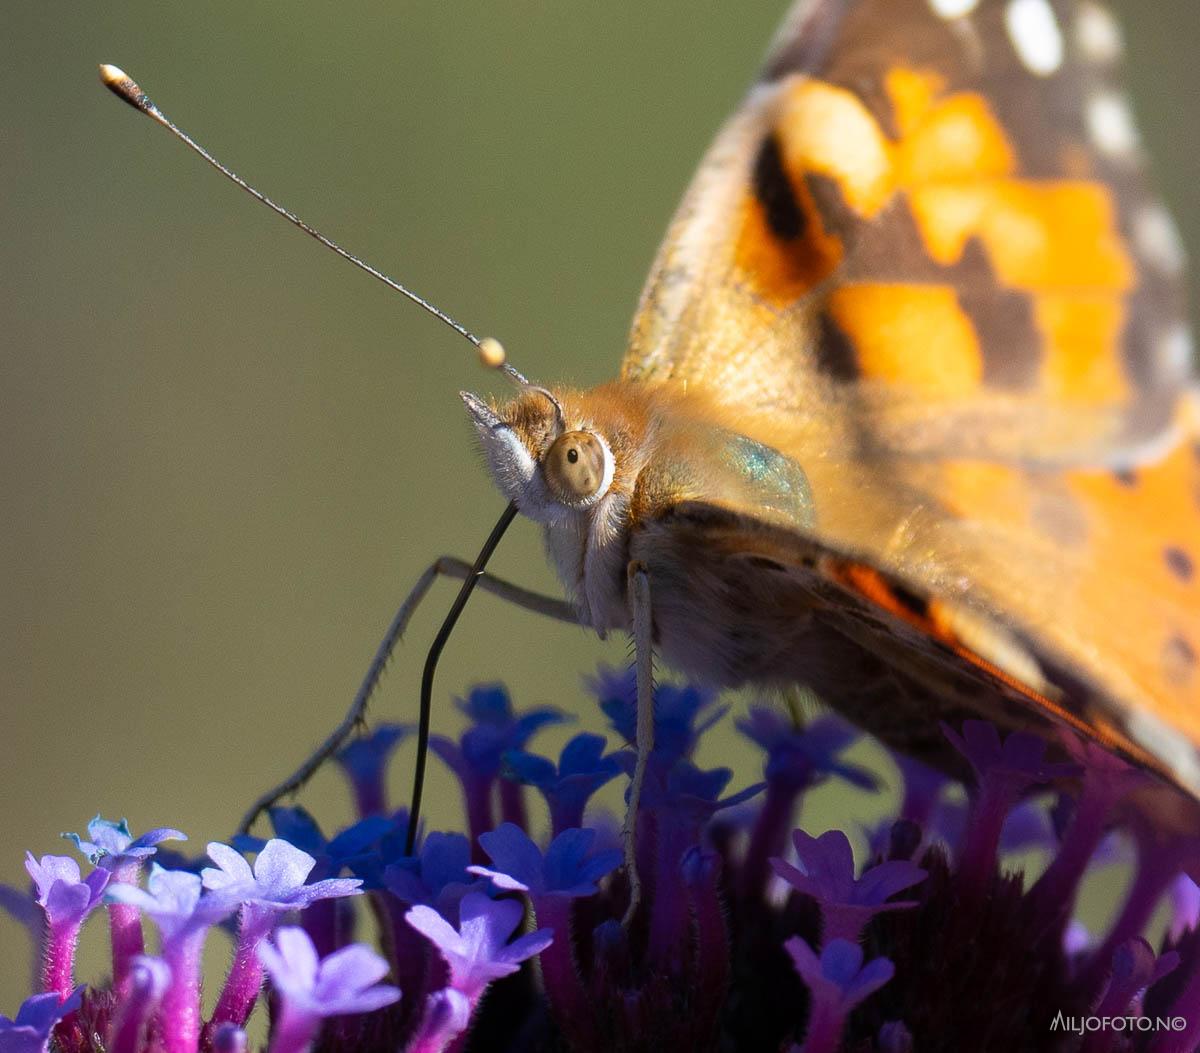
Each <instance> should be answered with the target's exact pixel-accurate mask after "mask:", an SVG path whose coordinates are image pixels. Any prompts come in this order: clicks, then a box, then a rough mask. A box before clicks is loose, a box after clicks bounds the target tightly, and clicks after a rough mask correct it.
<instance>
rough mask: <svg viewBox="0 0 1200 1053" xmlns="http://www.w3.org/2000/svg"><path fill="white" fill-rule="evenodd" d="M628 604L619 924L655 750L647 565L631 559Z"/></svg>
mask: <svg viewBox="0 0 1200 1053" xmlns="http://www.w3.org/2000/svg"><path fill="white" fill-rule="evenodd" d="M627 580H628V584H629V603H630V606H631V607H632V611H633V649H634V662H635V664H636V671H637V731H636V734H637V742H636V744H635V745H636V749H637V761H636V763H635V764H634V768H633V779H632V780H631V781H630V784H629V803H628V805H627V806H626V810H625V827H624V829H623V830H622V839H623V841H624V843H625V873H626V876H627V877H628V880H629V906H628V907H626V908H625V917H624V918H623V919H622V920H621V924H622V925H624V926H625V928H626V929H628V928H629V926H630V924H631V923H632V922H633V917H634V915H635V914H636V913H637V909H638V904H639V903H640V902H641V898H642V882H641V878H640V877H639V875H638V868H637V819H638V806H639V805H640V804H641V800H642V787H643V785H644V784H645V781H646V765H647V763H648V762H649V760H650V752H651V750H653V749H654V623H653V618H652V616H651V614H652V612H651V606H650V574H649V572H648V571H647V570H646V565H645V564H644V563H640V562H637V561H634V562H632V563H630V564H629V567H628V570H627Z"/></svg>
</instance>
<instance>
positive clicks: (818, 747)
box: [737, 706, 879, 790]
mask: <svg viewBox="0 0 1200 1053" xmlns="http://www.w3.org/2000/svg"><path fill="white" fill-rule="evenodd" d="M737 729H738V731H740V732H741V733H742V734H743V735H745V736H746V738H748V739H750V740H751V741H752V742H754V743H756V744H757V745H759V746H761V747H762V748H763V749H764V750H766V752H767V763H766V767H765V769H764V771H763V774H764V775H765V776H766V779H767V782H769V783H771V782H776V781H779V782H783V783H786V784H789V785H794V786H796V787H799V788H804V787H809V786H815V785H816V784H817V783H819V782H821V781H823V780H824V779H826V778H828V777H829V776H830V775H837V776H840V777H841V778H843V779H845V780H846V781H847V782H848V783H850V784H851V785H852V786H857V787H858V788H859V789H862V790H875V789H877V788H878V786H879V780H878V779H877V778H876V777H875V775H874V774H873V773H872V772H870V771H868V770H867V769H866V768H864V767H862V765H859V764H851V763H848V762H846V761H841V760H839V759H838V755H839V754H840V753H841V752H842V751H843V750H845V749H846V748H847V747H849V746H850V745H851V744H852V743H853V742H854V741H855V740H856V739H857V738H858V737H859V733H858V731H857V730H855V729H854V728H853V727H851V726H850V725H849V724H847V723H846V722H845V721H844V720H842V719H840V718H839V717H835V716H830V715H826V716H821V717H818V718H817V719H816V720H813V721H811V722H810V723H808V724H805V725H801V726H797V725H796V724H795V723H794V722H793V721H792V720H791V719H789V718H788V717H787V716H785V715H784V714H782V713H780V712H779V711H778V710H775V709H770V708H768V707H766V706H755V707H753V708H752V709H751V710H750V715H749V717H746V718H744V719H742V720H739V721H737Z"/></svg>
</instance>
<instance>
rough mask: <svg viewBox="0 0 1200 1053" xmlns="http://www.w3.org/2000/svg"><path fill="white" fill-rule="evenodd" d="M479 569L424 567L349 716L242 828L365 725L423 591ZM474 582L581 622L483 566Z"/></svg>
mask: <svg viewBox="0 0 1200 1053" xmlns="http://www.w3.org/2000/svg"><path fill="white" fill-rule="evenodd" d="M475 572H476V571H475V567H474V566H473V565H472V564H470V563H468V562H467V561H466V560H463V559H458V558H457V557H455V556H441V557H439V558H438V559H436V560H434V562H433V563H431V564H430V565H429V566H428V567H427V568H426V569H425V571H424V572H423V573H422V574H421V576H420V577H419V578H418V579H417V581H416V584H415V585H413V587H412V590H411V591H410V592H409V594H408V595H407V596H406V597H405V598H404V602H403V603H402V604H400V608H399V609H398V610H397V611H396V615H395V617H394V618H393V619H392V621H391V624H390V625H389V626H388V629H387V632H386V633H384V636H383V639H382V640H381V641H380V644H379V647H378V649H377V650H376V651H375V656H374V658H372V659H371V664H370V665H369V666H368V667H367V672H366V674H365V675H364V676H363V679H362V684H361V685H360V686H359V689H358V691H357V693H356V694H355V696H354V701H353V702H351V703H350V708H349V709H348V710H347V711H346V715H345V716H344V717H343V718H342V720H341V722H340V723H339V724H338V726H337V727H336V728H334V729H333V731H332V732H330V734H329V736H328V737H327V738H326V739H325V741H324V742H322V743H321V745H320V746H318V747H317V749H315V750H314V751H313V753H312V755H311V756H310V757H309V758H308V759H307V760H306V761H305V762H304V763H303V764H302V765H300V767H299V768H297V769H296V771H295V772H293V773H292V774H291V775H289V776H288V777H287V778H286V779H284V780H283V782H281V783H279V785H277V786H275V787H273V788H272V789H270V790H268V791H267V792H266V793H264V794H263V795H262V796H261V797H259V798H258V800H256V801H255V802H254V804H253V805H251V807H250V809H249V810H248V811H247V812H246V814H245V815H244V816H243V817H242V821H241V823H240V824H239V826H238V830H239V831H240V832H242V833H246V832H247V831H248V830H249V829H250V827H251V826H252V825H253V824H254V821H255V820H256V819H257V818H258V817H259V816H260V815H262V813H263V812H265V811H266V810H267V809H268V808H270V807H271V806H272V805H274V804H275V803H276V802H277V801H279V800H280V799H282V798H284V797H286V796H287V795H288V794H291V793H294V792H295V791H297V790H299V789H300V788H301V787H302V786H303V785H304V784H305V783H306V782H307V781H308V780H309V779H310V778H312V776H313V774H314V773H315V772H316V771H317V769H318V768H320V766H321V765H322V764H324V763H325V761H327V760H328V759H329V758H330V757H331V756H333V754H334V753H336V752H337V750H338V749H340V748H341V746H342V745H343V744H344V743H345V741H346V740H347V739H348V738H349V737H350V736H351V735H352V734H353V733H354V730H355V728H357V727H360V726H361V725H362V723H363V721H364V718H365V716H366V711H367V705H368V703H369V702H370V700H371V697H372V696H373V695H374V693H375V689H376V688H377V687H378V686H379V681H380V679H381V678H382V676H383V671H384V669H385V668H386V667H387V663H388V660H389V659H390V658H391V655H392V652H393V651H394V650H395V648H396V645H397V644H398V643H399V642H400V640H401V638H402V637H403V636H404V633H405V630H406V629H407V628H408V623H409V621H410V620H411V618H412V616H413V615H414V614H415V613H416V610H417V607H418V606H420V603H421V601H422V600H423V599H424V598H425V594H426V593H427V592H428V591H429V589H430V587H431V586H432V585H433V583H434V581H436V580H437V579H438V578H442V577H445V578H454V579H457V580H460V581H467V580H469V579H470V578H471V576H472V574H474V573H475ZM476 583H477V584H478V586H479V587H480V588H481V589H483V590H484V591H485V592H489V593H491V594H492V595H493V596H496V597H499V598H500V599H502V600H504V601H506V602H508V603H511V604H512V605H513V606H515V607H520V608H521V609H522V610H526V611H530V612H532V613H533V614H540V615H544V616H545V617H547V618H553V619H555V620H556V621H561V622H568V623H570V624H572V625H578V624H579V616H578V615H577V614H576V613H575V610H574V608H573V607H572V606H571V605H570V604H569V603H567V602H566V601H565V600H560V599H557V598H556V597H554V596H546V595H543V594H542V593H540V592H534V591H533V590H531V589H526V588H522V587H521V586H520V585H515V584H513V583H512V582H510V581H506V580H505V579H503V578H499V577H496V576H495V575H494V574H489V573H487V572H485V571H482V570H480V571H479V572H478V574H477V577H476Z"/></svg>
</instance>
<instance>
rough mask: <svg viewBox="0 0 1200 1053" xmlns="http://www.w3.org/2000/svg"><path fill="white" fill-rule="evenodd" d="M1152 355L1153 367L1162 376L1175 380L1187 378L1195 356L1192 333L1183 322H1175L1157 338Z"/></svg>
mask: <svg viewBox="0 0 1200 1053" xmlns="http://www.w3.org/2000/svg"><path fill="white" fill-rule="evenodd" d="M1154 355H1155V358H1156V360H1157V361H1156V362H1155V365H1156V366H1157V367H1158V369H1159V371H1160V372H1161V374H1162V375H1163V376H1166V377H1170V378H1175V379H1179V378H1182V377H1186V376H1188V375H1189V374H1190V373H1191V372H1192V367H1193V364H1194V361H1195V355H1196V345H1195V343H1194V342H1193V341H1192V331H1191V330H1190V329H1189V328H1188V327H1187V325H1186V324H1185V323H1184V322H1177V323H1176V324H1175V325H1173V326H1171V328H1170V329H1168V330H1167V331H1166V332H1164V333H1163V334H1161V335H1160V336H1159V338H1158V342H1157V344H1156V346H1155V348H1154Z"/></svg>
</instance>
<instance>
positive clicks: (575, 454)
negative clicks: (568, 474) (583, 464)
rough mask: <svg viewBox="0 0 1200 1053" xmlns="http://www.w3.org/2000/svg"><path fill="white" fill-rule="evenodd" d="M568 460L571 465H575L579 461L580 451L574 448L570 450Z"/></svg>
mask: <svg viewBox="0 0 1200 1053" xmlns="http://www.w3.org/2000/svg"><path fill="white" fill-rule="evenodd" d="M567 460H568V461H569V462H570V463H571V464H574V463H575V462H576V461H578V460H579V451H578V450H577V449H575V448H574V447H572V448H571V449H569V450H568V451H567Z"/></svg>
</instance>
